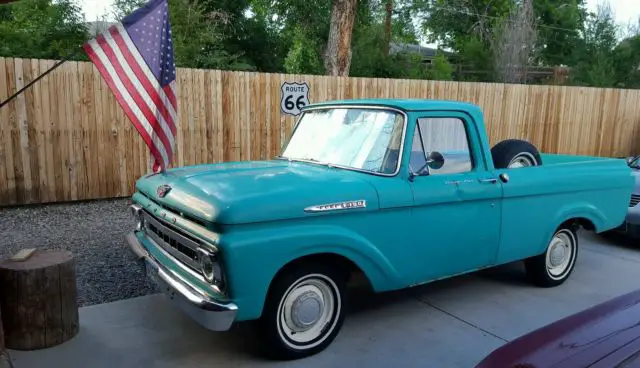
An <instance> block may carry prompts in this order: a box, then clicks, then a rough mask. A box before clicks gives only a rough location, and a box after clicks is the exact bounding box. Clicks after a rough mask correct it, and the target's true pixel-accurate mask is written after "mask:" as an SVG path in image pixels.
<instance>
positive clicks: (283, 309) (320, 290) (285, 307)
mask: <svg viewBox="0 0 640 368" xmlns="http://www.w3.org/2000/svg"><path fill="white" fill-rule="evenodd" d="M318 276H321V277H323V276H322V275H318ZM335 295H338V294H337V287H336V286H335V284H334V283H333V282H332V281H331V280H330V279H324V278H320V277H318V278H315V277H307V278H303V279H301V281H298V282H296V283H294V284H293V285H292V286H291V288H289V290H288V291H287V292H286V293H285V295H284V297H283V299H282V301H281V302H280V306H279V310H278V314H279V318H278V325H279V329H280V331H281V333H282V335H283V336H282V337H283V338H284V339H285V342H287V343H288V344H294V345H292V346H295V347H296V348H300V347H301V346H304V345H310V346H308V347H311V345H316V344H318V343H319V340H322V337H323V336H326V335H327V333H328V332H330V331H331V328H329V329H327V328H326V327H327V325H328V324H330V323H334V324H335V318H334V316H335V315H336V313H339V308H340V300H339V299H336V296H335ZM332 321H333V322H332Z"/></svg>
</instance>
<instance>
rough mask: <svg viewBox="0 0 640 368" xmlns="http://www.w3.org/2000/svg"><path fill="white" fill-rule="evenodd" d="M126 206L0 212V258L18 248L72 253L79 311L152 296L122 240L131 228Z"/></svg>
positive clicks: (124, 203)
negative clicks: (133, 298)
mask: <svg viewBox="0 0 640 368" xmlns="http://www.w3.org/2000/svg"><path fill="white" fill-rule="evenodd" d="M128 204H129V199H117V200H106V201H91V202H82V203H71V204H53V205H41V206H26V207H14V208H4V209H0V258H7V257H9V256H11V255H12V254H14V253H15V252H17V251H18V250H19V249H21V248H34V247H35V248H41V249H67V250H69V251H71V252H72V253H73V254H74V256H75V259H76V275H77V285H78V304H79V306H86V305H92V304H100V303H107V302H112V301H116V300H120V299H127V298H132V297H136V296H142V295H147V294H151V293H154V292H155V288H154V286H153V285H151V284H150V283H149V282H148V281H147V280H146V277H145V273H144V267H143V266H142V265H141V264H138V263H137V262H135V260H134V258H133V257H132V256H131V255H130V252H129V250H128V248H127V245H126V243H125V240H124V238H125V235H126V234H127V232H128V231H130V230H131V229H132V228H133V226H134V224H133V220H132V219H131V216H130V214H129V210H128V208H127V205H128Z"/></svg>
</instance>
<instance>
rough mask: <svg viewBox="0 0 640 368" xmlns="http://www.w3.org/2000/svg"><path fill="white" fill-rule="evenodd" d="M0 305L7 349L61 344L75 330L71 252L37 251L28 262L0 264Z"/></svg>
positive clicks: (75, 305) (76, 326)
mask: <svg viewBox="0 0 640 368" xmlns="http://www.w3.org/2000/svg"><path fill="white" fill-rule="evenodd" d="M0 290H2V293H0V305H1V308H2V322H3V325H4V342H5V344H6V347H7V348H8V349H15V350H35V349H43V348H48V347H51V346H55V345H59V344H62V343H63V342H65V341H67V340H69V339H71V338H73V337H74V336H75V335H76V334H77V333H78V329H79V323H78V302H77V290H76V273H75V265H74V259H73V256H72V254H71V252H68V251H58V250H38V251H36V252H35V253H33V255H31V256H30V257H29V258H28V259H25V260H20V261H15V260H11V259H8V260H5V261H2V262H0Z"/></svg>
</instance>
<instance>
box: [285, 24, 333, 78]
mask: <svg viewBox="0 0 640 368" xmlns="http://www.w3.org/2000/svg"><path fill="white" fill-rule="evenodd" d="M317 42H318V41H317V40H315V39H314V38H313V37H308V36H307V35H306V34H305V31H304V30H303V29H302V28H298V29H297V30H296V32H295V34H294V38H293V41H292V45H291V48H290V49H289V52H288V53H287V56H286V58H285V62H284V69H285V71H286V72H287V73H290V74H324V66H323V65H322V59H321V58H320V55H319V53H318V49H319V46H318V44H317Z"/></svg>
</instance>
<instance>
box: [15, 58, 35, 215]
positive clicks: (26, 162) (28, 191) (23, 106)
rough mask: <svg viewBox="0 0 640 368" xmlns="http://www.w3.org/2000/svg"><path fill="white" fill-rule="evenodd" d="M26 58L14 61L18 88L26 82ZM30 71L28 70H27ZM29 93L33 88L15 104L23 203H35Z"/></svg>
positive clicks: (19, 174) (18, 98)
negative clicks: (33, 200) (28, 109)
mask: <svg viewBox="0 0 640 368" xmlns="http://www.w3.org/2000/svg"><path fill="white" fill-rule="evenodd" d="M23 62H24V60H23V59H16V60H15V62H14V65H13V66H14V71H15V74H14V77H15V86H16V90H20V89H21V88H22V87H24V85H25V84H27V83H28V82H25V70H24V64H23ZM27 72H28V71H27ZM27 93H30V95H29V97H31V98H33V92H32V91H31V90H29V91H27V92H25V93H22V94H20V95H19V96H18V97H16V100H15V106H16V125H17V131H16V133H17V134H18V137H17V138H18V139H17V142H15V141H14V142H15V143H17V146H14V148H16V149H19V150H20V160H19V161H17V160H16V161H14V164H15V163H18V164H19V165H20V166H19V167H18V170H17V171H16V176H17V178H18V183H19V184H22V200H23V202H22V203H33V202H32V196H33V194H32V190H33V182H32V181H31V152H30V150H29V147H30V142H29V118H28V116H27Z"/></svg>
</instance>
